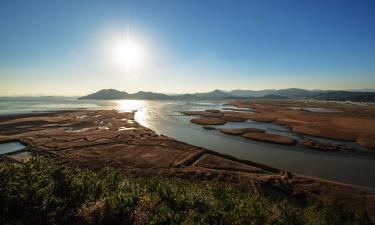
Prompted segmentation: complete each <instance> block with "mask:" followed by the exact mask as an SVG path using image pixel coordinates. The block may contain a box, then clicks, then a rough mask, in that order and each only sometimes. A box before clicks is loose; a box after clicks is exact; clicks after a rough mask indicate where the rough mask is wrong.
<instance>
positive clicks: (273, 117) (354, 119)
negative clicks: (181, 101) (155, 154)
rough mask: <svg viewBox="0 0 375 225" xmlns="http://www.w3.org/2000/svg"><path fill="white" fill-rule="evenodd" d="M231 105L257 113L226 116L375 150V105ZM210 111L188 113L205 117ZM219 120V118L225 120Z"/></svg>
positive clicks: (292, 102) (239, 102)
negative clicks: (309, 108) (276, 125)
mask: <svg viewBox="0 0 375 225" xmlns="http://www.w3.org/2000/svg"><path fill="white" fill-rule="evenodd" d="M231 105H234V106H236V107H240V108H251V109H252V110H254V112H244V111H222V112H221V113H223V114H224V115H223V117H230V118H242V119H244V120H253V121H258V122H268V123H274V124H278V125H284V126H287V127H289V128H291V129H292V131H293V132H294V133H298V134H303V135H310V136H315V137H322V138H330V139H336V140H344V141H355V142H357V143H358V144H360V145H362V146H363V147H366V148H371V149H375V105H353V104H338V103H330V102H316V101H315V102H310V101H295V100H275V101H270V100H268V101H261V100H256V101H255V100H253V101H246V100H235V101H232V102H231ZM289 107H317V108H327V109H331V110H332V111H331V112H309V111H306V110H294V109H291V108H289ZM205 113H207V112H186V115H197V116H203V114H205ZM223 117H219V118H220V119H224V118H223Z"/></svg>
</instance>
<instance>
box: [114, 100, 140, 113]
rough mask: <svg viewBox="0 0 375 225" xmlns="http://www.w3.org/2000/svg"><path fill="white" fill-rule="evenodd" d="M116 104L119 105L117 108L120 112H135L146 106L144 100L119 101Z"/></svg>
mask: <svg viewBox="0 0 375 225" xmlns="http://www.w3.org/2000/svg"><path fill="white" fill-rule="evenodd" d="M114 102H115V103H116V104H117V107H116V108H117V110H118V111H119V112H134V111H137V110H138V109H140V108H142V107H143V106H144V105H145V104H144V101H142V100H117V101H114Z"/></svg>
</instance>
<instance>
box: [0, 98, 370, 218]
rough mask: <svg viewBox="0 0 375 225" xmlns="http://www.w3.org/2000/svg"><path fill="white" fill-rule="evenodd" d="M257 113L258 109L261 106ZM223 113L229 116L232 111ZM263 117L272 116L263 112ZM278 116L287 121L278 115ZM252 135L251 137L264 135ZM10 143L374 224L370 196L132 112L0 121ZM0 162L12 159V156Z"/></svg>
mask: <svg viewBox="0 0 375 225" xmlns="http://www.w3.org/2000/svg"><path fill="white" fill-rule="evenodd" d="M241 104H243V103H241ZM256 110H259V111H261V110H262V107H261V106H260V107H259V108H256ZM273 110H276V111H277V110H280V109H277V108H276V109H273ZM208 113H213V114H216V116H217V114H221V112H217V111H215V112H208ZM244 113H245V115H247V114H246V112H244ZM223 114H224V115H225V114H226V113H223ZM227 114H232V115H231V116H233V112H230V113H227ZM210 115H211V116H212V114H210ZM243 116H244V115H239V114H237V113H236V115H235V117H241V118H243ZM266 117H271V115H269V114H267V115H266ZM206 118H217V117H206ZM280 118H287V119H288V118H289V117H286V114H283V116H282V117H280ZM304 118H305V117H301V118H300V117H298V118H295V117H292V118H289V119H295V120H301V119H304ZM276 120H277V119H276ZM301 121H302V120H301ZM299 124H300V123H299ZM248 131H250V130H248ZM248 131H247V132H248ZM257 132H258V133H255V132H253V133H254V134H263V133H259V131H257ZM240 133H241V132H240ZM362 137H366V136H365V135H364V136H362ZM11 140H18V141H20V142H22V143H24V144H25V145H26V146H27V147H26V149H25V151H29V152H31V153H32V154H48V155H50V156H52V158H53V160H54V162H56V163H58V164H67V165H75V166H80V167H84V168H89V169H97V168H101V167H107V166H109V167H114V168H117V169H120V170H122V171H124V172H126V173H134V174H138V175H143V176H151V175H154V174H159V175H165V176H176V177H180V178H186V179H195V180H200V181H202V182H204V181H205V180H216V181H219V182H230V183H233V184H235V185H236V184H241V185H243V186H246V187H248V189H249V190H250V191H252V192H254V193H257V194H259V195H262V196H268V197H270V198H277V199H280V198H288V199H293V200H295V201H296V202H297V203H298V204H306V202H308V201H309V200H310V199H313V198H319V199H321V200H323V201H331V200H335V199H338V200H340V201H343V202H344V203H345V204H346V205H347V206H348V207H351V208H354V209H362V210H365V211H366V212H367V213H368V215H369V217H370V218H371V219H372V220H373V221H374V220H375V204H374V202H375V195H373V194H368V193H364V192H361V191H360V190H358V189H356V188H354V187H352V186H349V185H344V184H340V183H336V182H330V181H326V180H320V179H314V178H311V177H305V176H299V175H295V174H291V173H289V172H287V171H282V170H279V169H277V168H271V167H268V166H266V165H262V164H258V163H255V162H251V161H244V160H240V159H236V158H234V157H231V156H228V155H222V154H219V153H216V152H213V151H210V150H207V149H204V148H200V147H197V146H192V145H189V144H186V143H182V142H179V141H177V140H174V139H172V138H169V137H166V136H163V135H157V134H156V133H155V132H153V131H152V130H150V129H148V128H145V127H142V126H141V125H139V124H138V123H137V122H136V121H134V113H119V112H117V111H115V110H97V111H91V110H90V111H89V110H82V111H71V112H61V113H53V114H40V115H26V116H25V115H23V116H12V117H10V118H3V119H0V142H6V141H11ZM1 158H2V159H3V160H14V159H13V158H12V157H11V154H8V155H3V156H1Z"/></svg>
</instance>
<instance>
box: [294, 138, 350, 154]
mask: <svg viewBox="0 0 375 225" xmlns="http://www.w3.org/2000/svg"><path fill="white" fill-rule="evenodd" d="M300 143H301V144H302V145H303V146H305V147H308V148H313V149H318V150H322V151H330V152H334V151H350V150H353V148H352V147H351V146H349V145H344V144H333V143H326V142H320V141H314V140H307V139H304V140H301V141H300Z"/></svg>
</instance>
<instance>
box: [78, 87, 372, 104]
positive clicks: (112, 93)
mask: <svg viewBox="0 0 375 225" xmlns="http://www.w3.org/2000/svg"><path fill="white" fill-rule="evenodd" d="M371 90H372V89H371ZM79 99H96V100H113V99H144V100H204V99H319V100H331V101H362V102H375V92H370V91H350V90H348V91H334V90H332V91H327V90H306V89H301V88H287V89H278V90H276V89H266V90H260V91H253V90H232V91H222V90H213V91H211V92H204V93H194V94H174V95H168V94H163V93H154V92H144V91H139V92H136V93H133V94H130V93H127V92H125V91H118V90H115V89H102V90H100V91H98V92H95V93H92V94H89V95H86V96H83V97H80V98H79Z"/></svg>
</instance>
